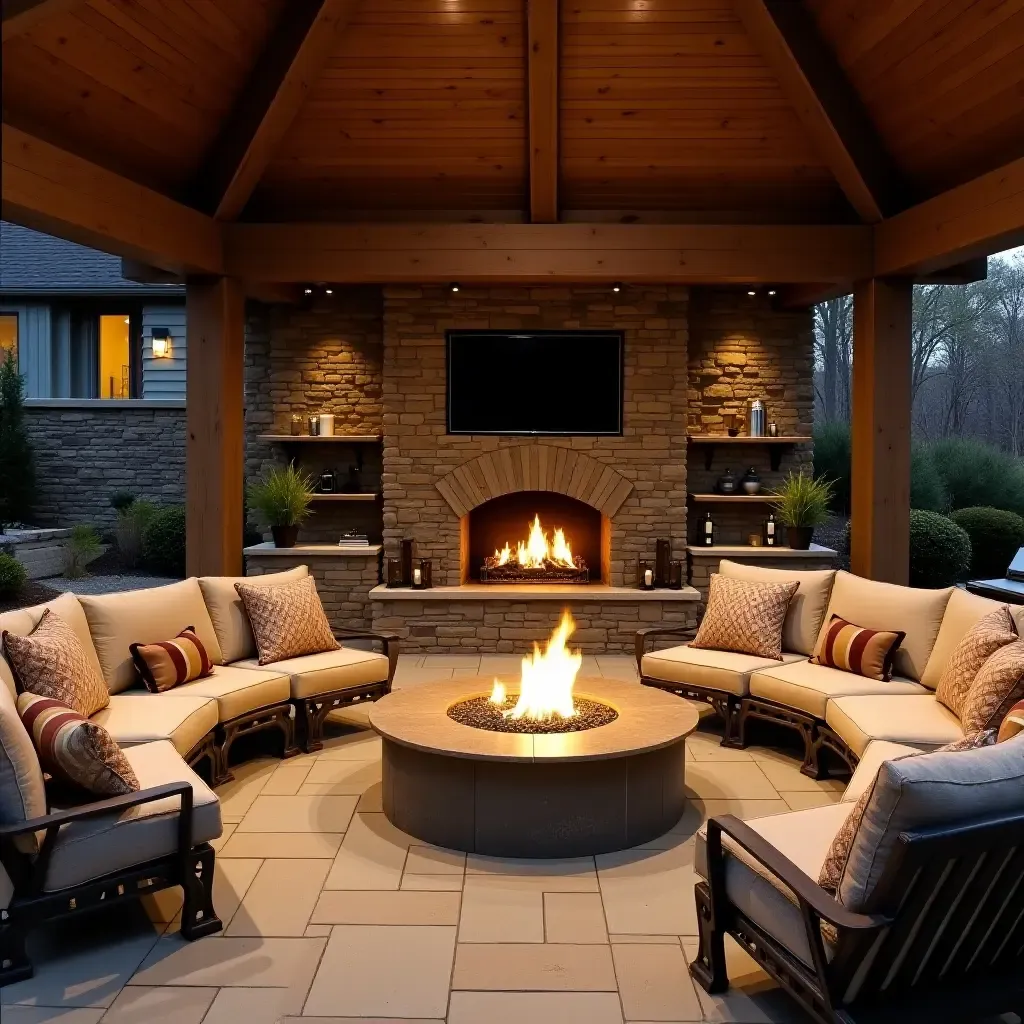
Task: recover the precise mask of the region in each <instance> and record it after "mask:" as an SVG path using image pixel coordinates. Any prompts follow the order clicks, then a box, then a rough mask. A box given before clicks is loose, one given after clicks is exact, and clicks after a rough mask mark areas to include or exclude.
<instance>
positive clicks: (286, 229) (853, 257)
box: [224, 223, 872, 284]
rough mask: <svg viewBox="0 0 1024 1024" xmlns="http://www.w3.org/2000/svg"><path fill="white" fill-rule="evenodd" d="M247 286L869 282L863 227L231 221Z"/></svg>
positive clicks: (228, 231) (867, 232) (231, 246)
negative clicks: (276, 283)
mask: <svg viewBox="0 0 1024 1024" xmlns="http://www.w3.org/2000/svg"><path fill="white" fill-rule="evenodd" d="M224 230H225V262H226V268H227V269H226V273H229V274H230V275H231V276H233V277H238V278H240V279H242V280H248V281H259V280H263V281H281V282H303V281H336V282H338V283H350V284H399V283H405V282H410V281H412V282H422V283H424V284H438V283H447V282H449V281H461V282H463V283H472V282H524V283H545V282H557V281H576V282H608V283H610V282H612V281H626V282H641V283H642V282H646V281H658V282H666V283H711V282H716V283H730V282H732V283H769V282H771V283H776V282H787V281H788V282H794V283H799V282H805V281H821V280H823V279H824V280H850V281H852V280H856V279H859V278H863V277H869V276H870V275H871V251H870V250H871V240H872V229H871V228H870V227H867V226H860V225H838V226H825V225H763V224H759V225H736V224H728V225H716V224H678V225H652V224H447V225H441V224H437V225H424V224H361V225H355V224H244V223H237V224H228V225H225V228H224Z"/></svg>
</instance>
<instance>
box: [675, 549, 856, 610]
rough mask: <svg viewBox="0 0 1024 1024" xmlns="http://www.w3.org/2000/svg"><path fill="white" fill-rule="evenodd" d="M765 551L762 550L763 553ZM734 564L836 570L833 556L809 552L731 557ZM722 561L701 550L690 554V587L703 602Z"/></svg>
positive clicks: (797, 569) (767, 567) (774, 567)
mask: <svg viewBox="0 0 1024 1024" xmlns="http://www.w3.org/2000/svg"><path fill="white" fill-rule="evenodd" d="M763 550H764V549H762V551H763ZM729 557H730V558H731V560H732V561H734V562H742V563H743V564H744V565H758V566H761V567H762V568H765V569H792V570H796V571H803V570H807V569H834V568H836V564H835V559H834V558H833V557H832V555H826V554H815V553H813V552H809V553H808V554H807V555H802V556H800V557H799V558H794V557H792V556H787V557H784V558H779V557H775V558H772V557H771V556H770V555H764V554H762V555H760V556H758V555H746V554H744V555H743V556H742V557H740V556H736V555H731V556H729ZM721 560H722V558H721V556H720V555H705V554H702V553H701V552H700V551H699V550H692V551H691V552H690V585H691V586H692V587H695V588H696V589H697V590H699V591H700V596H701V600H704V601H706V600H707V596H708V588H709V587H710V585H711V574H712V573H713V572H718V564H719V562H720V561H721Z"/></svg>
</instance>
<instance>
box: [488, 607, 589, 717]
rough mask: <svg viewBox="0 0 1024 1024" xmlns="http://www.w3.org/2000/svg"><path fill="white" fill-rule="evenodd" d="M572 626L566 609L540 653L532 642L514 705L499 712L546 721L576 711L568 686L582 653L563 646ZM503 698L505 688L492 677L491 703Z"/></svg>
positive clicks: (580, 660)
mask: <svg viewBox="0 0 1024 1024" xmlns="http://www.w3.org/2000/svg"><path fill="white" fill-rule="evenodd" d="M575 629H576V623H575V622H574V621H573V618H572V615H570V614H569V610H568V609H566V610H565V611H563V612H562V621H561V622H560V623H559V624H558V628H557V629H556V630H555V631H554V633H552V635H551V639H550V640H549V641H548V643H547V646H546V647H545V648H544V651H543V653H542V652H541V649H540V646H539V645H538V644H534V645H533V654H529V655H527V656H526V657H525V658H523V671H522V675H521V677H520V681H519V700H518V701H517V702H516V705H515V707H514V708H511V709H510V710H508V711H503V712H502V714H503V715H504V716H505V717H506V718H511V719H520V718H526V719H528V720H530V721H534V722H550V721H551V720H552V719H553V718H572V717H573V716H574V715H575V714H576V708H575V706H574V704H573V700H572V688H573V685H574V683H575V682H576V675H577V673H578V672H579V670H580V666H581V665H582V664H583V655H582V654H581V653H580V652H579V651H571V650H569V648H568V647H566V641H567V640H568V639H569V637H570V636H571V635H572V633H573V631H574V630H575ZM505 700H506V695H505V687H504V685H503V684H502V683H501V682H499V681H498V680H497V679H495V680H494V689H493V690H492V691H491V702H492V703H494V704H503V703H504V702H505Z"/></svg>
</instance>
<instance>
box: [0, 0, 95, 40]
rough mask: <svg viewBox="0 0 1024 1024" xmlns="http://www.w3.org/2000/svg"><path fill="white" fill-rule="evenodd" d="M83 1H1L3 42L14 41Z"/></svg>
mask: <svg viewBox="0 0 1024 1024" xmlns="http://www.w3.org/2000/svg"><path fill="white" fill-rule="evenodd" d="M82 2H83V0H0V11H2V12H3V27H2V29H0V31H2V33H3V40H4V41H5V42H6V41H7V40H8V39H13V38H14V37H15V36H17V35H20V34H21V33H22V32H27V31H28V30H29V29H30V28H32V26H33V25H37V24H38V23H39V22H41V21H42V20H43V19H44V18H49V17H51V16H52V15H54V14H59V13H60V12H61V11H66V10H69V9H70V8H72V7H75V6H77V5H78V4H80V3H82Z"/></svg>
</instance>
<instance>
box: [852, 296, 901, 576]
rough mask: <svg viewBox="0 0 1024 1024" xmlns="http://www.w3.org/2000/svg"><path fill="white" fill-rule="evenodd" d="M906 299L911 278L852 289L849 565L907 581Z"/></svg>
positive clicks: (861, 573)
mask: <svg viewBox="0 0 1024 1024" xmlns="http://www.w3.org/2000/svg"><path fill="white" fill-rule="evenodd" d="M911 300H912V285H911V283H910V281H909V280H882V279H877V278H873V279H871V280H868V281H862V282H860V283H858V284H857V285H856V286H855V288H854V293H853V424H852V428H853V429H852V433H853V467H852V492H853V493H852V513H853V514H852V521H851V524H850V544H851V548H850V562H851V568H852V570H853V572H855V573H856V574H857V575H858V576H867V577H869V578H870V579H875V580H884V581H885V582H888V583H901V584H904V585H905V584H906V583H907V578H908V574H909V569H910V406H911V387H910V381H911Z"/></svg>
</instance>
